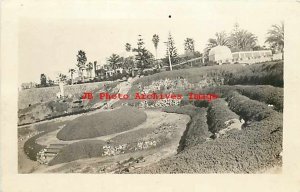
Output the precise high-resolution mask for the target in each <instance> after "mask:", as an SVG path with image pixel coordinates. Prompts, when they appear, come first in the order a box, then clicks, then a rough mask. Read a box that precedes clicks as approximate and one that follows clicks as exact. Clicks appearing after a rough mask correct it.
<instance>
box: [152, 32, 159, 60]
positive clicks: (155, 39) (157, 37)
mask: <svg viewBox="0 0 300 192" xmlns="http://www.w3.org/2000/svg"><path fill="white" fill-rule="evenodd" d="M152 42H153V45H154V48H155V59H157V46H158V42H159V36H158V35H157V34H154V35H153V38H152Z"/></svg>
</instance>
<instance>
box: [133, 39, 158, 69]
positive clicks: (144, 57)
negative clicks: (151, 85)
mask: <svg viewBox="0 0 300 192" xmlns="http://www.w3.org/2000/svg"><path fill="white" fill-rule="evenodd" d="M144 44H145V43H144V40H143V39H142V36H141V35H139V38H138V42H137V48H134V49H133V51H134V52H136V53H137V54H136V56H135V60H136V62H137V67H138V68H140V69H142V70H144V69H146V68H150V67H152V65H153V54H152V53H151V52H150V51H148V50H147V49H146V48H145V46H144Z"/></svg>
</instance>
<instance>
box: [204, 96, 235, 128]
mask: <svg viewBox="0 0 300 192" xmlns="http://www.w3.org/2000/svg"><path fill="white" fill-rule="evenodd" d="M231 119H239V116H238V115H237V114H235V113H234V112H232V111H231V110H230V109H229V108H228V106H227V103H226V102H225V101H224V100H223V99H216V100H213V101H212V102H211V103H210V104H209V107H208V110H207V124H208V128H209V131H210V132H212V133H217V132H219V131H220V130H222V129H225V128H226V125H225V122H226V121H228V120H231Z"/></svg>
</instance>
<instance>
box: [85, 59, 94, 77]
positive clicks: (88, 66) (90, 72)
mask: <svg viewBox="0 0 300 192" xmlns="http://www.w3.org/2000/svg"><path fill="white" fill-rule="evenodd" d="M92 70H93V63H92V62H89V63H88V64H86V71H87V72H88V73H89V77H92Z"/></svg>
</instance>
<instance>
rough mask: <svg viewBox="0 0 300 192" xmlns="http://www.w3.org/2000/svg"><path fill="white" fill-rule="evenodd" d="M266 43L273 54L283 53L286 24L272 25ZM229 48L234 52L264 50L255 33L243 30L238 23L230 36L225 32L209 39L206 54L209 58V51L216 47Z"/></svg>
mask: <svg viewBox="0 0 300 192" xmlns="http://www.w3.org/2000/svg"><path fill="white" fill-rule="evenodd" d="M267 35H268V37H267V38H266V41H265V43H268V44H269V45H270V48H271V49H272V50H273V52H277V51H280V52H283V47H284V24H283V22H281V24H280V25H272V27H271V29H270V30H269V31H268V33H267ZM218 45H220V46H227V47H229V48H230V49H231V51H232V52H237V51H252V50H260V49H264V47H260V46H259V45H258V44H257V36H256V35H254V34H253V33H251V32H249V31H247V30H245V29H241V28H240V27H239V25H238V24H237V23H236V24H235V25H234V28H233V30H232V32H231V33H230V34H229V35H228V34H227V33H226V32H225V31H221V32H217V33H216V34H215V38H210V39H208V43H207V46H206V48H205V50H204V52H205V53H204V54H205V56H206V57H208V53H209V51H210V50H211V49H212V48H213V47H216V46H218Z"/></svg>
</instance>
